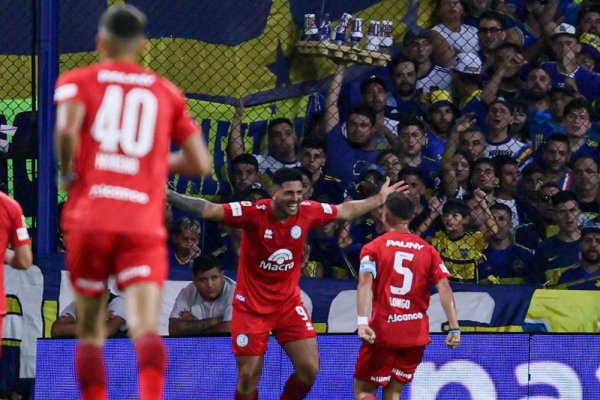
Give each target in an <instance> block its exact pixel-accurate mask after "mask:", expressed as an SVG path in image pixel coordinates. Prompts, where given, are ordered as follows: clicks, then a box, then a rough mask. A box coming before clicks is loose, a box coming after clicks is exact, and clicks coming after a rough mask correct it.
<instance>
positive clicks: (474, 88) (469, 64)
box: [452, 53, 487, 130]
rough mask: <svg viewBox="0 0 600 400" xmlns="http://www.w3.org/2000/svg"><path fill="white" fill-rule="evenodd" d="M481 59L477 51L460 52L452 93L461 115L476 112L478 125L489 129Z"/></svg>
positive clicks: (455, 66) (453, 73) (453, 68)
mask: <svg viewBox="0 0 600 400" xmlns="http://www.w3.org/2000/svg"><path fill="white" fill-rule="evenodd" d="M481 68H482V64H481V59H480V58H479V55H477V53H460V54H458V56H457V57H456V62H455V64H454V66H453V67H452V94H453V96H454V99H455V101H456V103H457V104H458V108H459V109H460V113H461V115H465V114H469V113H474V117H475V120H476V123H477V125H479V126H480V127H481V128H482V129H484V130H487V123H486V115H487V107H486V106H485V103H484V101H483V100H482V99H481V72H482V71H481Z"/></svg>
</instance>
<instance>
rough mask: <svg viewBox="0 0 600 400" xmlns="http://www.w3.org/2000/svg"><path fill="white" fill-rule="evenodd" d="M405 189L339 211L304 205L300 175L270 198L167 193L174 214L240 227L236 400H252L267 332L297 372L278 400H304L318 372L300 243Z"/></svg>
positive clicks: (278, 178)
mask: <svg viewBox="0 0 600 400" xmlns="http://www.w3.org/2000/svg"><path fill="white" fill-rule="evenodd" d="M407 189H408V187H407V186H406V185H405V184H404V182H398V183H396V184H394V185H390V182H389V179H388V180H387V181H386V183H384V184H383V186H382V187H381V190H380V192H379V194H378V195H376V196H373V197H370V198H368V199H365V200H360V201H349V202H346V203H343V204H340V205H337V206H336V205H332V204H325V203H318V202H315V201H303V200H302V194H303V190H302V174H301V173H300V172H299V171H297V170H294V169H290V168H281V169H279V170H277V171H276V172H275V174H274V175H273V199H272V200H271V199H264V200H259V201H257V202H256V203H250V202H243V201H242V202H236V203H229V204H214V203H211V202H208V201H206V200H204V199H200V198H191V197H186V196H182V195H180V194H177V193H174V192H171V191H169V195H168V199H169V202H170V203H171V205H173V206H174V207H177V208H180V209H183V210H185V211H188V212H193V213H195V214H197V215H198V216H200V217H201V218H204V219H209V220H212V221H219V222H222V223H224V224H226V225H229V226H234V227H237V228H241V229H242V230H243V233H242V248H241V252H240V261H239V266H238V275H237V286H236V290H235V294H234V299H233V320H232V324H231V337H232V342H233V352H234V353H235V355H236V356H237V369H238V379H237V387H236V394H235V398H236V399H238V400H240V399H258V390H257V387H258V381H259V380H260V375H261V373H262V364H263V355H264V353H265V351H266V349H267V341H268V339H269V332H271V331H272V332H273V334H274V335H275V338H276V339H277V340H278V341H279V343H280V344H281V346H282V347H283V349H284V350H285V351H286V353H287V354H288V356H289V357H290V359H291V360H292V363H293V364H294V369H295V372H294V374H292V376H290V378H289V379H288V381H287V383H286V385H285V388H284V392H283V395H282V396H281V399H303V398H305V396H306V395H307V394H308V392H309V391H310V389H311V387H312V384H313V382H314V380H315V378H316V375H317V371H318V369H319V353H318V349H317V340H316V333H315V329H314V327H313V325H312V322H311V319H310V316H309V315H308V312H307V311H306V308H305V307H304V304H303V303H302V300H301V299H300V288H299V287H298V281H299V280H300V270H301V268H302V252H303V248H304V243H305V241H306V238H307V236H308V232H309V230H310V229H311V228H317V227H320V226H323V225H326V224H327V223H328V222H330V221H333V220H335V219H337V220H341V221H349V220H352V219H354V218H356V217H358V216H361V215H363V214H366V213H367V212H369V211H370V210H373V209H374V208H376V207H379V206H380V205H382V204H383V203H384V202H385V199H386V198H387V196H388V194H390V193H392V192H394V191H397V190H407Z"/></svg>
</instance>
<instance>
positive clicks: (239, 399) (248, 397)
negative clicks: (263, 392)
mask: <svg viewBox="0 0 600 400" xmlns="http://www.w3.org/2000/svg"><path fill="white" fill-rule="evenodd" d="M235 400H258V390H255V391H254V392H252V393H250V394H241V393H240V392H238V391H237V390H236V391H235Z"/></svg>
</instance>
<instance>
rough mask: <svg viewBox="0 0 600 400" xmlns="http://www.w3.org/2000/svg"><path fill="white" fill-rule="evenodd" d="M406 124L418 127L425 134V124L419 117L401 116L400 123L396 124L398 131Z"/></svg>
mask: <svg viewBox="0 0 600 400" xmlns="http://www.w3.org/2000/svg"><path fill="white" fill-rule="evenodd" d="M407 126H416V127H418V128H419V130H420V131H421V133H422V134H423V135H425V134H426V133H427V129H425V124H424V123H423V121H421V120H420V119H419V118H416V117H405V118H402V119H401V121H400V123H399V124H398V128H397V129H398V133H400V131H402V129H404V128H406V127H407Z"/></svg>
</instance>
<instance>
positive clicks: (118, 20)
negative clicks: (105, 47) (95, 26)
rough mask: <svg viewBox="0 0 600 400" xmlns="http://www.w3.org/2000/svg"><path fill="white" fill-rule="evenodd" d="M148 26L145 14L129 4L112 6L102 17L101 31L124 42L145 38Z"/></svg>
mask: <svg viewBox="0 0 600 400" xmlns="http://www.w3.org/2000/svg"><path fill="white" fill-rule="evenodd" d="M146 24H147V19H146V16H145V15H144V13H142V12H141V11H140V10H139V9H137V8H136V7H134V6H132V5H129V4H125V5H118V6H111V7H109V8H108V9H107V10H106V11H105V12H104V14H102V17H100V29H103V30H105V31H106V32H107V33H109V34H110V35H112V36H114V37H116V38H117V39H122V40H131V39H135V38H138V37H140V36H144V34H145V32H146Z"/></svg>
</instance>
